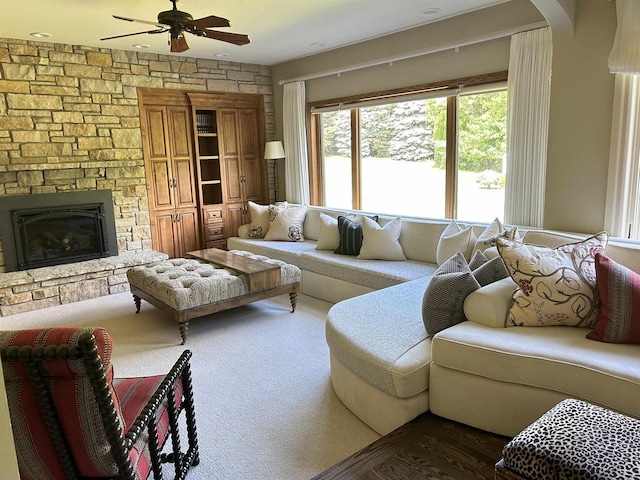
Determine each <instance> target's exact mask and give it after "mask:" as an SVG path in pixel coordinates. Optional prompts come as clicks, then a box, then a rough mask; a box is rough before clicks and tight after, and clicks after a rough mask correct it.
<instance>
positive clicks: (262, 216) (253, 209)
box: [247, 201, 288, 238]
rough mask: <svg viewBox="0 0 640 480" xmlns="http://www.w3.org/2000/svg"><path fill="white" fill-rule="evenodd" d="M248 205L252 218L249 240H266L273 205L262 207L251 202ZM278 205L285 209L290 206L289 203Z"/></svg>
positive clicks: (248, 234) (279, 203) (248, 233)
mask: <svg viewBox="0 0 640 480" xmlns="http://www.w3.org/2000/svg"><path fill="white" fill-rule="evenodd" d="M247 203H248V204H249V215H250V216H251V224H250V225H249V230H248V232H247V238H264V236H265V235H266V234H267V232H268V231H269V207H270V206H272V205H260V204H258V203H254V202H251V201H249V202H247ZM276 205H277V206H280V207H284V208H287V206H288V204H287V202H278V203H276Z"/></svg>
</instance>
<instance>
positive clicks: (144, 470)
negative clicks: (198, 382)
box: [0, 327, 199, 480]
mask: <svg viewBox="0 0 640 480" xmlns="http://www.w3.org/2000/svg"><path fill="white" fill-rule="evenodd" d="M112 348H113V342H112V339H111V336H110V335H109V333H108V332H107V331H106V330H104V329H103V328H75V327H62V328H46V329H35V330H19V331H4V332H0V358H1V359H2V367H3V371H4V381H5V385H6V391H7V399H8V404H9V415H10V418H11V426H12V429H13V436H14V441H15V445H16V453H17V456H18V466H19V469H20V477H21V479H24V480H49V479H51V480H59V479H60V480H63V479H76V478H86V477H90V478H118V479H142V480H144V479H146V478H148V477H149V475H150V473H151V472H152V471H153V474H154V478H156V479H161V478H162V463H166V462H170V463H173V466H174V468H175V477H174V478H176V479H182V478H185V476H186V474H187V472H188V470H189V468H190V467H191V466H192V465H197V464H198V462H199V457H198V441H197V434H196V421H195V413H194V406H193V391H192V386H191V373H190V367H189V359H190V357H191V352H190V351H189V350H186V351H184V353H183V354H182V356H181V357H180V358H179V359H178V361H177V362H176V364H175V365H174V366H173V368H172V369H171V370H170V371H169V373H168V374H167V375H159V376H151V377H141V378H121V379H117V378H114V373H113V366H112V364H111V352H112ZM183 411H184V412H185V415H184V417H185V423H186V430H187V432H186V433H187V443H188V446H187V449H186V451H185V452H182V449H181V445H180V440H181V437H180V432H179V421H178V420H179V416H180V414H181V413H182V412H183ZM169 438H171V442H170V445H171V448H170V449H169V448H168V445H167V448H163V447H165V443H167V440H168V439H169ZM163 450H169V451H168V452H167V453H163Z"/></svg>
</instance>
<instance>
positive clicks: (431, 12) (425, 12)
mask: <svg viewBox="0 0 640 480" xmlns="http://www.w3.org/2000/svg"><path fill="white" fill-rule="evenodd" d="M436 13H440V9H439V8H427V9H426V10H423V11H422V14H423V15H435V14H436Z"/></svg>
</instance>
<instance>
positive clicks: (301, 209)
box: [264, 205, 307, 242]
mask: <svg viewBox="0 0 640 480" xmlns="http://www.w3.org/2000/svg"><path fill="white" fill-rule="evenodd" d="M306 215H307V207H306V206H305V205H302V206H298V207H288V206H287V207H284V206H278V205H270V206H269V230H268V231H267V234H266V235H265V237H264V239H265V240H284V241H289V242H302V241H304V235H303V233H302V231H303V225H304V218H305V216H306Z"/></svg>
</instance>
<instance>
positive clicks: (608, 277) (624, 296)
mask: <svg viewBox="0 0 640 480" xmlns="http://www.w3.org/2000/svg"><path fill="white" fill-rule="evenodd" d="M596 279H597V283H598V292H599V293H600V310H601V312H600V317H599V318H598V322H597V323H596V325H595V327H594V330H593V332H591V333H589V334H588V335H587V338H589V339H591V340H597V341H599V342H609V343H640V275H638V274H637V273H635V272H634V271H633V270H629V269H628V268H627V267H625V266H623V265H620V264H619V263H616V262H614V261H613V260H611V259H610V258H609V257H607V256H605V255H604V254H597V255H596Z"/></svg>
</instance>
